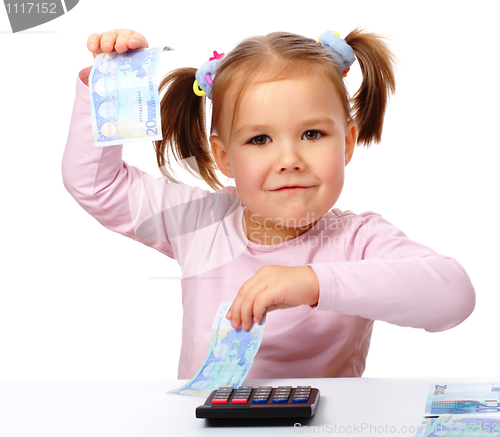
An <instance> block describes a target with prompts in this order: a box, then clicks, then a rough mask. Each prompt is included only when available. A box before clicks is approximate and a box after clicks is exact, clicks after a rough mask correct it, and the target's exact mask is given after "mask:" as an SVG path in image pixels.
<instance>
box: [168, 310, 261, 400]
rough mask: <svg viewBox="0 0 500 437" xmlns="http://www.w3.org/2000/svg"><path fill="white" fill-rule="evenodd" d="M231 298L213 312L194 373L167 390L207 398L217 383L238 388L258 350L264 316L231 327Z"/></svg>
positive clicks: (172, 392) (216, 387)
mask: <svg viewBox="0 0 500 437" xmlns="http://www.w3.org/2000/svg"><path fill="white" fill-rule="evenodd" d="M231 304H232V302H223V303H222V304H221V305H220V307H219V309H218V311H217V314H216V316H215V319H214V323H213V325H212V332H211V335H210V346H209V348H208V353H207V357H206V358H205V361H204V362H203V364H202V366H201V368H200V370H198V372H197V373H196V375H195V376H194V377H193V379H191V381H189V382H188V383H186V384H184V385H183V386H182V387H179V388H178V389H175V390H170V391H169V392H167V394H178V395H184V396H195V397H199V398H204V399H206V398H208V397H209V396H210V394H211V393H212V391H213V390H216V389H218V388H219V387H233V388H238V387H240V386H241V385H242V383H243V381H244V380H245V378H246V376H247V374H248V372H249V371H250V368H251V367H252V363H253V359H254V357H255V354H256V353H257V351H258V350H259V347H260V343H261V341H262V336H263V334H264V328H265V326H266V316H265V315H264V317H263V319H262V320H261V321H260V322H258V323H255V322H254V324H253V325H252V327H251V328H250V329H249V330H248V331H246V330H244V329H242V328H241V326H240V327H239V328H237V329H234V328H232V327H231V321H230V320H227V319H226V313H227V311H228V310H229V307H230V306H231Z"/></svg>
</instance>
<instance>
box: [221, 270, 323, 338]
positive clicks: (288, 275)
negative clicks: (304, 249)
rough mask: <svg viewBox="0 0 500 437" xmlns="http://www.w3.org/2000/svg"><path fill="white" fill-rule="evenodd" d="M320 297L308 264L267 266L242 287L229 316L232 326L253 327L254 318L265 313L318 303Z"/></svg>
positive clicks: (256, 320) (257, 320)
mask: <svg viewBox="0 0 500 437" xmlns="http://www.w3.org/2000/svg"><path fill="white" fill-rule="evenodd" d="M318 299H319V282H318V278H317V276H316V273H314V270H313V269H312V268H311V267H309V266H300V267H287V266H265V267H262V268H260V269H259V270H258V271H257V273H255V275H253V276H252V277H251V278H250V279H249V280H248V281H246V282H245V283H244V284H243V285H242V286H241V288H240V291H239V292H238V295H237V296H236V298H235V299H234V301H233V304H232V305H231V308H229V311H228V312H227V314H226V318H227V319H229V320H231V319H232V323H231V326H232V327H233V328H237V327H238V326H240V325H241V324H242V327H243V329H246V330H247V329H250V328H251V327H252V324H253V322H254V321H255V322H260V321H261V320H262V317H263V316H264V313H265V311H266V309H267V311H273V310H277V309H284V308H292V307H296V306H299V305H316V304H317V303H318Z"/></svg>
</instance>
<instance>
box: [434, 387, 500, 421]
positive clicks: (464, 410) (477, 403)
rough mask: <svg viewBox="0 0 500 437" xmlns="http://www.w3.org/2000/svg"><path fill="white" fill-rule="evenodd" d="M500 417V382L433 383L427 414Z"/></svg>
mask: <svg viewBox="0 0 500 437" xmlns="http://www.w3.org/2000/svg"><path fill="white" fill-rule="evenodd" d="M460 414H463V415H468V416H470V415H474V416H475V417H495V418H500V382H487V383H451V384H431V386H430V387H429V393H428V395H427V401H426V404H425V416H426V417H429V416H445V415H460Z"/></svg>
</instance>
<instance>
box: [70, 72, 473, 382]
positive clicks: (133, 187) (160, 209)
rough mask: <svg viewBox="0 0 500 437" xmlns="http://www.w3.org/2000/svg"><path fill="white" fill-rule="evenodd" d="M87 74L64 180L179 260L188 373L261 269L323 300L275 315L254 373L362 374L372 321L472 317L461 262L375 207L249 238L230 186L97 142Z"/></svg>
mask: <svg viewBox="0 0 500 437" xmlns="http://www.w3.org/2000/svg"><path fill="white" fill-rule="evenodd" d="M89 72H90V68H86V69H84V70H82V71H81V72H80V74H79V77H78V80H77V88H76V98H75V104H74V109H73V115H72V119H71V125H70V131H69V136H68V142H67V145H66V149H65V152H64V157H63V166H62V169H63V180H64V185H65V187H66V189H67V190H68V191H69V192H70V193H71V195H72V196H73V197H74V198H75V199H76V201H77V202H78V203H79V204H80V205H81V206H82V207H83V208H84V209H85V210H86V211H87V212H88V213H89V214H91V215H92V216H93V217H95V218H96V219H97V220H98V221H99V222H100V223H101V224H102V225H104V226H106V227H107V228H108V229H111V230H112V231H115V232H118V233H120V234H123V235H125V236H127V237H129V238H132V239H134V240H137V241H140V242H141V243H143V244H146V245H148V246H150V247H152V248H154V249H156V250H158V251H160V252H161V253H163V254H165V255H167V256H168V257H170V258H175V259H176V260H177V262H178V263H179V265H180V266H181V268H182V279H181V283H182V305H183V310H184V316H183V323H182V349H181V355H180V361H179V372H178V377H179V378H180V379H190V378H191V377H193V376H194V375H195V373H196V372H197V370H198V369H199V368H200V366H201V364H202V363H203V361H204V359H205V356H206V354H207V351H208V345H209V339H210V332H211V326H212V322H213V318H214V315H215V313H216V311H217V309H218V307H219V305H220V303H221V302H224V301H231V300H233V299H234V297H235V296H236V294H237V293H238V291H239V289H240V287H241V286H242V285H243V283H244V282H245V281H246V280H247V279H249V278H250V277H252V276H253V275H254V274H255V273H256V272H257V270H258V269H259V268H261V267H263V266H265V265H284V266H304V265H308V266H310V267H311V268H312V269H313V270H314V272H315V273H316V275H317V277H318V281H319V285H320V297H319V302H318V305H317V307H316V308H311V307H310V306H306V305H304V306H300V307H296V308H292V309H286V310H278V311H273V312H271V313H269V314H268V315H267V321H266V329H265V333H264V337H263V340H262V344H261V347H260V349H259V351H258V353H257V355H256V357H255V360H254V363H253V366H252V368H251V370H250V372H249V374H248V377H249V378H283V377H286V378H301V377H314V378H319V377H350V376H361V375H362V373H363V371H364V369H365V361H366V356H367V354H368V349H369V346H370V338H371V333H372V328H373V323H374V320H383V321H386V322H389V323H393V324H396V325H400V326H409V327H414V328H423V329H425V330H426V331H429V332H435V331H443V330H446V329H449V328H452V327H454V326H456V325H458V324H459V323H461V322H462V321H463V320H465V319H466V318H467V317H468V316H469V315H470V314H471V312H472V310H473V309H474V305H475V293H474V288H473V286H472V284H471V281H470V279H469V277H468V275H467V273H466V272H465V270H464V269H463V267H462V266H461V265H460V264H459V263H458V262H457V261H456V260H455V259H453V258H451V257H449V256H445V255H440V254H437V253H436V252H435V251H433V250H432V249H430V248H429V247H426V246H424V245H422V244H419V243H416V242H414V241H412V240H410V239H408V238H407V237H406V235H405V234H404V233H403V232H401V230H399V229H398V228H396V227H394V226H393V225H391V224H390V223H389V222H387V221H386V220H384V219H383V218H382V217H381V216H380V215H378V214H375V213H373V212H366V213H363V214H354V213H353V212H351V211H345V212H342V211H340V210H339V209H332V210H331V211H329V212H328V213H327V214H326V215H325V216H324V217H323V218H322V219H320V220H319V221H318V222H317V223H316V224H315V225H314V226H313V227H312V228H310V229H309V230H308V231H307V232H305V233H303V234H302V235H300V236H299V237H297V238H295V239H293V240H289V241H286V242H284V243H281V244H275V245H270V246H268V245H259V244H256V243H253V242H251V241H249V240H248V238H247V237H246V232H245V227H244V220H243V213H244V211H245V209H246V207H245V205H243V204H242V202H241V200H240V198H239V197H238V193H237V190H236V189H235V188H234V187H227V188H224V189H223V190H220V191H217V192H215V193H214V192H210V191H206V190H202V189H201V188H197V187H190V186H187V185H184V184H175V183H171V182H169V181H168V180H167V179H166V178H158V179H157V178H154V177H152V176H150V175H149V174H147V173H145V172H143V171H141V170H139V169H138V168H136V167H133V166H130V165H128V164H127V163H126V162H124V161H123V160H122V146H109V147H95V146H94V143H93V136H92V129H91V118H90V98H89V89H88V85H87V84H88V75H89ZM431 302H432V304H430V303H431ZM444 308H445V309H446V311H443V309H444Z"/></svg>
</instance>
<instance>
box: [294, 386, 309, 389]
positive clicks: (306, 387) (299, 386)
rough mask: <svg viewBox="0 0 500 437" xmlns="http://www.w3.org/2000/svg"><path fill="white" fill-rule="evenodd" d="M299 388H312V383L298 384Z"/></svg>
mask: <svg viewBox="0 0 500 437" xmlns="http://www.w3.org/2000/svg"><path fill="white" fill-rule="evenodd" d="M297 388H309V389H310V388H311V386H310V385H298V386H297Z"/></svg>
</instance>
